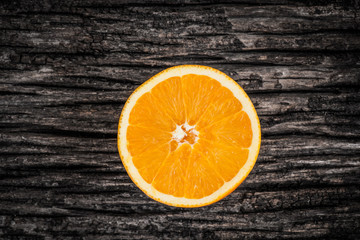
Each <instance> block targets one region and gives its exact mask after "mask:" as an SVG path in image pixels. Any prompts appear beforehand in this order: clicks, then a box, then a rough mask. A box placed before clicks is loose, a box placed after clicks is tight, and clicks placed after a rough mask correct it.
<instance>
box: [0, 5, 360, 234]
mask: <svg viewBox="0 0 360 240" xmlns="http://www.w3.org/2000/svg"><path fill="white" fill-rule="evenodd" d="M359 8H360V4H359V1H299V2H297V1H285V0H282V1H274V0H258V1H247V0H243V1H238V2H233V1H226V2H224V3H217V2H214V1H202V0H200V1H196V2H189V1H186V2H183V1H175V2H167V1H154V2H152V4H150V3H144V2H143V1H140V0H139V1H137V0H130V1H115V0H103V1H102V0H83V1H80V0H77V1H70V0H65V1H42V2H40V1H27V0H23V1H2V2H1V3H0V13H1V16H0V21H1V22H0V29H1V30H0V31H1V36H0V93H1V96H0V99H1V100H0V105H1V106H0V112H1V115H0V127H1V131H0V154H1V156H0V157H1V161H0V167H1V170H0V239H159V238H166V239H307V238H311V239H312V238H320V239H360V231H359V228H360V202H359V199H360V188H359V186H360V185H359V184H360V178H359V176H360V157H359V156H360V142H359V140H360V91H359V89H360V83H359V82H360V31H359V29H360V11H359ZM180 64H202V65H208V66H212V67H215V68H217V69H219V70H221V71H223V72H225V73H227V74H228V75H229V76H231V77H232V78H234V79H235V80H236V81H237V82H238V83H239V84H240V85H241V86H242V87H243V88H244V89H245V90H246V91H247V93H248V94H249V96H250V98H251V99H252V101H253V103H254V105H255V107H256V109H257V112H258V114H259V117H260V120H261V126H262V136H263V140H262V146H261V150H260V156H259V158H258V161H257V163H256V165H255V167H254V169H253V171H252V172H251V174H250V175H249V177H248V178H247V179H246V181H245V182H244V183H243V184H242V185H241V186H240V187H239V188H238V189H236V190H235V191H234V192H233V193H232V194H231V195H229V196H228V197H226V198H225V199H224V200H222V201H220V202H218V203H216V204H213V205H211V206H208V207H203V208H197V209H183V208H174V207H169V206H166V205H162V204H160V203H157V202H155V201H153V200H151V199H149V198H148V197H147V196H146V195H144V194H143V193H142V192H141V191H140V190H139V189H138V188H137V187H136V186H135V185H134V184H133V183H132V182H131V180H130V178H129V177H128V175H127V174H126V172H125V170H124V168H123V166H122V164H121V161H120V158H119V156H118V152H117V147H116V134H117V124H118V118H119V116H120V113H121V110H122V107H123V104H124V102H125V101H126V99H127V98H128V97H129V95H130V94H131V93H132V92H133V91H134V89H136V88H137V87H138V86H139V84H141V83H143V82H144V81H146V80H147V79H148V78H150V77H151V76H152V75H154V74H156V73H158V72H159V71H161V70H163V69H165V68H167V67H170V66H174V65H180Z"/></svg>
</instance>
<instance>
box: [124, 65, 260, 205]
mask: <svg viewBox="0 0 360 240" xmlns="http://www.w3.org/2000/svg"><path fill="white" fill-rule="evenodd" d="M186 74H197V75H207V76H209V77H211V78H213V79H215V80H217V81H219V82H220V84H221V85H222V86H224V87H226V88H228V89H229V90H230V91H231V92H232V93H233V94H234V96H235V97H236V98H237V99H238V100H239V101H240V102H241V104H242V105H243V109H242V110H243V111H245V112H246V113H247V114H248V116H249V118H250V121H251V126H252V130H253V138H252V144H251V146H250V148H249V156H248V159H252V161H246V163H245V165H244V166H243V167H242V168H241V169H240V171H239V172H238V174H237V175H236V176H235V177H234V178H233V179H231V180H230V181H228V182H226V183H224V185H223V186H222V187H221V188H219V189H218V190H217V191H215V192H214V193H212V194H211V195H209V196H205V197H203V198H201V199H188V198H184V197H174V196H172V195H168V194H164V193H162V192H159V191H158V190H156V189H155V188H154V187H153V186H152V185H151V184H149V183H147V182H146V181H145V180H144V179H143V178H142V177H141V175H140V174H139V172H138V170H137V168H136V167H135V166H134V164H133V162H132V157H131V155H130V153H129V151H128V149H127V141H126V133H127V128H128V126H129V115H130V112H131V110H132V108H133V107H134V105H135V104H136V102H137V100H138V99H139V98H140V97H141V96H142V95H143V94H144V93H146V92H148V91H150V90H151V89H152V88H153V87H155V86H156V85H157V84H158V83H160V82H162V81H164V80H166V79H168V78H170V77H173V76H180V77H181V76H183V75H186ZM119 126H120V129H119V132H118V147H119V150H120V154H121V157H122V162H123V164H124V166H125V167H126V169H127V171H128V173H129V175H130V176H131V178H132V179H133V181H134V182H135V183H136V184H137V186H138V187H139V188H141V189H142V190H143V191H144V192H145V193H146V194H147V195H149V196H150V197H152V198H153V199H156V200H159V201H160V202H163V203H166V204H168V205H173V206H183V207H196V206H203V205H207V204H209V203H212V202H215V201H217V200H220V199H221V198H223V197H224V196H226V195H227V194H228V193H230V192H231V191H232V190H234V188H235V187H236V186H237V185H239V184H240V183H241V182H242V181H243V180H244V179H245V178H246V176H247V175H248V173H249V172H250V171H251V169H252V167H253V165H254V164H255V162H256V158H257V155H258V152H259V148H260V138H261V133H260V123H259V121H258V117H257V114H256V111H255V108H254V106H253V104H252V102H251V100H250V99H249V97H248V96H247V95H246V93H245V92H244V90H243V89H242V88H241V87H240V86H239V85H238V84H237V83H236V82H235V81H233V80H232V79H231V78H230V77H228V76H227V75H225V74H224V73H222V72H220V71H218V70H216V69H213V68H210V67H204V66H196V65H188V66H178V67H173V68H169V69H167V70H165V71H164V72H162V73H160V74H158V75H156V76H154V77H153V78H152V79H151V80H150V81H147V82H146V83H145V84H143V85H142V86H140V87H139V88H138V89H137V90H136V91H135V92H134V93H133V94H132V95H131V96H130V97H129V99H128V101H127V103H126V105H125V106H124V109H123V112H122V117H121V119H120V122H119ZM179 127H180V130H181V131H180V130H175V131H174V132H173V137H174V138H175V139H180V140H181V139H182V138H183V137H184V135H183V134H185V133H184V131H183V130H182V129H181V126H179ZM184 127H185V129H186V130H189V129H191V127H192V126H189V125H186V126H185V124H184ZM194 130H195V129H194ZM195 131H196V130H195Z"/></svg>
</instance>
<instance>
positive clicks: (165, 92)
mask: <svg viewBox="0 0 360 240" xmlns="http://www.w3.org/2000/svg"><path fill="white" fill-rule="evenodd" d="M252 137H253V136H252V128H251V122H250V119H249V117H248V115H247V113H246V112H244V111H242V105H241V103H240V102H239V100H238V99H237V98H235V97H234V95H233V93H232V92H231V91H230V90H229V89H227V88H225V87H223V86H222V85H221V84H220V83H219V82H218V81H216V80H214V79H212V78H210V77H208V76H203V75H195V74H188V75H184V76H182V77H172V78H169V79H167V80H165V81H162V82H160V83H159V84H158V85H156V86H155V87H154V88H153V89H152V90H151V91H150V92H148V93H146V94H144V95H142V96H141V97H140V98H139V99H138V101H137V102H136V104H135V106H134V107H133V109H132V110H131V112H130V117H129V127H128V130H127V135H126V138H127V144H128V145H127V146H128V149H129V152H130V154H131V156H132V161H133V163H134V165H135V167H136V168H137V169H138V171H139V173H140V175H141V176H142V177H143V178H144V180H145V181H146V182H147V183H149V184H151V185H152V186H153V187H154V188H155V189H157V190H158V191H160V192H162V193H165V194H169V195H173V196H175V197H186V198H190V199H200V198H203V197H205V196H208V195H210V194H212V193H214V192H215V191H216V190H218V189H219V188H220V187H221V186H222V185H223V184H224V183H225V182H228V181H230V180H231V179H232V178H233V177H235V175H236V174H237V173H238V172H239V170H240V169H241V168H242V166H243V165H244V164H245V162H246V161H247V158H248V154H249V150H248V148H249V147H250V145H251V143H252Z"/></svg>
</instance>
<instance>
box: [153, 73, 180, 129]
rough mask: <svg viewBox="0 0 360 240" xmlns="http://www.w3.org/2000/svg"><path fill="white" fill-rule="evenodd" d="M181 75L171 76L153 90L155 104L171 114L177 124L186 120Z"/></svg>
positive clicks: (167, 113) (168, 114) (165, 112)
mask: <svg viewBox="0 0 360 240" xmlns="http://www.w3.org/2000/svg"><path fill="white" fill-rule="evenodd" d="M181 89H182V86H181V79H180V77H171V78H168V79H167V80H166V81H163V82H161V83H159V84H158V85H156V86H155V87H154V88H153V89H152V90H151V95H152V97H153V98H154V99H155V101H154V103H153V104H154V106H153V107H155V108H157V109H161V111H162V112H163V113H164V114H166V115H167V116H169V117H170V118H171V119H172V120H173V121H174V122H175V123H176V124H177V125H180V124H181V123H183V122H184V121H185V109H184V101H183V97H182V94H183V93H182V90H181Z"/></svg>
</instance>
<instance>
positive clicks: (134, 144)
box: [126, 125, 171, 156]
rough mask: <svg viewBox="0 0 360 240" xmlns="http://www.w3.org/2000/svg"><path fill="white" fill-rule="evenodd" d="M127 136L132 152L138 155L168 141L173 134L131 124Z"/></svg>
mask: <svg viewBox="0 0 360 240" xmlns="http://www.w3.org/2000/svg"><path fill="white" fill-rule="evenodd" d="M126 138H127V142H128V149H129V152H130V154H131V155H132V156H136V155H138V154H141V153H142V152H144V151H146V150H148V149H151V148H154V147H157V146H158V145H160V144H164V143H168V142H169V141H170V139H171V134H170V133H169V132H165V131H159V130H156V129H153V128H147V127H142V126H136V125H135V126H134V125H130V126H129V127H128V131H127V136H126Z"/></svg>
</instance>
